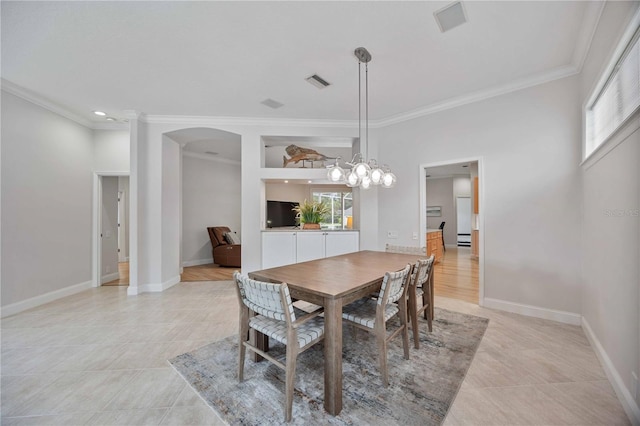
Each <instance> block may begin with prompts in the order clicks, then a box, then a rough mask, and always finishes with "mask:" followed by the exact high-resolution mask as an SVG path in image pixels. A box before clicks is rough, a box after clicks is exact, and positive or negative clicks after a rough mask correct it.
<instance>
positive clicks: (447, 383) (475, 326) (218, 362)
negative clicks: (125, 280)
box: [169, 308, 489, 426]
mask: <svg viewBox="0 0 640 426" xmlns="http://www.w3.org/2000/svg"><path fill="white" fill-rule="evenodd" d="M435 317H436V320H434V322H433V332H432V333H429V332H427V325H426V322H425V321H424V319H421V322H420V323H419V329H420V349H419V350H416V349H415V348H414V347H413V340H412V339H410V341H409V344H410V347H411V352H410V356H411V359H409V360H405V359H404V358H403V355H402V354H403V351H402V338H401V337H400V336H397V337H396V338H395V339H393V341H391V342H390V344H389V357H388V363H389V380H390V385H389V387H388V388H386V389H385V388H384V387H383V386H382V381H381V379H380V374H379V372H378V359H377V356H376V353H377V348H376V344H375V339H374V337H373V334H371V333H367V332H364V331H359V332H358V333H357V334H356V340H355V341H354V339H353V337H354V334H353V332H352V330H351V328H348V329H347V328H346V327H345V329H344V333H343V339H344V344H343V348H344V349H343V364H342V369H343V393H342V396H343V397H342V403H343V408H342V412H341V413H340V415H339V416H336V417H334V416H331V415H329V414H327V413H326V412H325V411H324V408H323V400H324V391H323V389H324V372H323V371H324V370H323V356H322V349H323V347H322V343H320V344H317V345H315V346H314V347H312V348H310V349H308V350H307V351H305V352H303V353H302V354H300V355H299V356H298V361H297V368H296V378H295V391H294V398H293V421H292V424H305V425H307V424H313V425H319V424H328V425H378V424H385V425H403V426H407V425H438V424H441V423H442V421H443V420H444V418H445V416H446V415H447V411H448V410H449V407H450V406H451V403H452V402H453V399H454V398H455V396H456V394H457V393H458V389H459V388H460V385H461V384H462V380H463V379H464V376H465V375H466V373H467V370H468V369H469V365H470V364H471V360H472V359H473V357H474V355H475V352H476V349H477V348H478V345H479V344H480V340H482V336H483V335H484V331H485V330H486V328H487V324H488V322H489V320H488V319H486V318H480V317H476V316H472V315H466V314H461V313H458V312H452V311H448V310H445V309H438V308H436V312H435ZM394 325H395V324H393V323H392V324H391V326H390V327H389V328H390V329H391V327H393V326H394ZM270 353H271V354H272V355H273V354H277V355H281V356H282V357H284V346H282V345H279V344H277V343H275V344H274V343H272V348H271V349H270ZM237 357H238V344H237V337H235V336H233V337H228V338H226V339H224V340H221V341H219V342H215V343H211V344H209V345H206V346H203V347H201V348H199V349H196V350H195V351H192V352H188V353H185V354H182V355H179V356H177V357H176V358H174V359H172V360H170V361H169V362H170V363H171V364H172V365H173V367H174V368H175V369H176V370H177V371H178V372H179V373H180V374H181V375H182V377H183V378H184V379H185V380H186V381H187V382H188V383H189V384H191V386H192V387H193V388H194V389H195V390H196V391H197V392H198V393H199V394H200V396H202V398H204V400H205V401H206V402H207V403H208V404H209V405H210V406H211V407H213V408H214V409H215V410H216V411H217V412H218V413H219V414H220V416H221V417H222V418H223V419H225V420H226V421H227V422H228V423H229V424H231V425H266V424H269V425H271V424H284V371H282V370H280V369H279V368H277V367H276V366H274V365H273V364H272V363H270V362H268V361H266V360H265V361H262V362H260V363H254V362H252V361H250V360H249V359H248V358H247V361H246V362H245V373H244V377H245V380H244V382H242V383H238V378H237V373H236V370H237ZM276 358H279V357H278V356H276Z"/></svg>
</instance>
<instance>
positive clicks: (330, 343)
mask: <svg viewBox="0 0 640 426" xmlns="http://www.w3.org/2000/svg"><path fill="white" fill-rule="evenodd" d="M324 327H325V336H324V409H325V410H326V411H327V413H329V414H332V415H334V416H337V415H338V414H340V411H341V410H342V300H341V299H326V300H325V304H324Z"/></svg>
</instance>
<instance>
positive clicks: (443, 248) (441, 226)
mask: <svg viewBox="0 0 640 426" xmlns="http://www.w3.org/2000/svg"><path fill="white" fill-rule="evenodd" d="M444 224H445V222H442V223H441V224H440V226H439V227H438V229H440V231H442V232H441V233H440V235H441V236H442V250H444V251H447V248H446V247H445V245H444Z"/></svg>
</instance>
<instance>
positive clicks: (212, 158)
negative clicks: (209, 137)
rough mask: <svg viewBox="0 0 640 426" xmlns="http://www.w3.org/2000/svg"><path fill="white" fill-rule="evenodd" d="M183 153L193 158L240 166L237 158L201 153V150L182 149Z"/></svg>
mask: <svg viewBox="0 0 640 426" xmlns="http://www.w3.org/2000/svg"><path fill="white" fill-rule="evenodd" d="M182 155H183V156H185V157H191V158H199V159H200V160H206V161H213V162H214V163H224V164H232V165H234V166H239V165H240V162H239V161H235V160H229V159H227V158H220V157H215V156H213V155H208V154H201V153H199V152H192V151H185V150H183V151H182Z"/></svg>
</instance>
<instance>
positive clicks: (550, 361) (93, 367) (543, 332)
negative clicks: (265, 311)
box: [0, 282, 629, 425]
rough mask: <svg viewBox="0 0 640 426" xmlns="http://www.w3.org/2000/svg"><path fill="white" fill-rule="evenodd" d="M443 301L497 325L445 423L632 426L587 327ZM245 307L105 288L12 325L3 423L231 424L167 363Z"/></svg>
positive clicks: (198, 290)
mask: <svg viewBox="0 0 640 426" xmlns="http://www.w3.org/2000/svg"><path fill="white" fill-rule="evenodd" d="M436 305H437V306H439V307H443V308H446V309H452V310H456V311H460V312H465V313H470V314H474V315H479V316H484V317H488V318H490V319H491V321H490V323H489V328H488V329H487V332H486V334H485V337H484V339H483V341H482V343H481V345H480V348H479V350H478V353H477V355H476V358H475V359H474V361H473V363H472V365H471V368H470V370H469V373H468V375H467V377H466V379H465V381H464V383H463V385H462V388H461V390H460V392H459V394H458V397H457V398H456V400H455V402H454V404H453V406H452V408H451V411H450V413H449V415H448V417H447V419H446V421H445V424H447V425H459V424H460V425H464V424H473V425H478V424H496V425H497V424H502V425H512V424H523V425H524V424H545V425H548V424H554V425H560V424H580V425H583V424H607V425H612V424H629V421H628V419H627V417H626V415H625V413H624V411H623V410H622V407H621V406H620V403H619V402H618V400H617V399H616V396H615V394H614V392H613V389H612V388H611V385H610V384H609V382H608V381H607V379H606V377H605V375H604V373H603V371H602V368H601V366H600V364H599V363H598V360H597V358H596V356H595V355H594V353H593V350H592V349H591V348H590V346H589V343H588V341H587V339H586V337H585V336H584V333H583V332H582V330H581V329H580V328H579V327H574V326H568V325H563V324H558V323H554V322H551V321H545V320H538V319H534V318H528V317H523V316H519V315H514V314H508V313H504V312H498V311H492V310H488V309H483V308H480V307H478V306H476V305H472V304H469V303H466V302H462V301H458V300H454V299H447V298H436ZM237 309H238V308H237V302H236V295H235V289H234V288H233V285H232V283H231V282H215V283H213V282H190V283H181V284H179V285H177V286H175V287H173V288H171V289H169V290H167V291H166V292H164V293H161V294H143V295H140V296H137V297H127V295H126V288H122V287H120V288H119V287H101V288H97V289H91V290H87V291H85V292H82V293H79V294H77V295H74V296H71V297H67V298H65V299H62V300H59V301H57V302H53V303H50V304H47V305H44V306H42V307H39V308H36V309H32V310H30V311H27V312H24V313H21V314H18V315H14V316H12V317H8V318H5V319H3V320H2V361H1V362H2V365H1V366H2V370H1V371H2V373H1V374H2V376H1V385H0V386H1V387H0V391H1V394H2V395H1V400H2V407H1V413H2V419H1V420H2V424H3V425H14V424H16V425H22V424H29V425H35V424H60V425H61V424H98V425H104V424H110V425H112V424H115V425H117V424H122V425H134V424H173V425H178V424H179V425H186V424H200V425H202V424H214V425H215V424H224V423H223V422H222V421H221V420H220V419H219V417H218V416H217V415H216V414H215V412H214V411H212V410H211V409H209V407H208V406H207V405H206V404H205V403H204V402H203V401H202V400H201V399H200V398H199V397H198V395H197V394H196V393H195V392H194V391H193V390H192V389H191V388H190V387H189V386H188V385H186V384H185V382H184V381H183V380H182V379H181V378H180V377H179V376H178V375H177V373H175V372H174V370H173V369H172V368H171V367H170V366H169V364H168V363H167V359H169V358H171V357H173V356H176V355H178V354H181V353H184V352H186V351H189V350H192V349H194V348H197V347H200V346H202V345H205V344H208V343H210V342H212V341H214V340H218V339H221V338H223V337H226V336H229V335H232V334H234V333H235V332H236V330H237V317H238V314H237ZM294 404H295V401H294Z"/></svg>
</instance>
